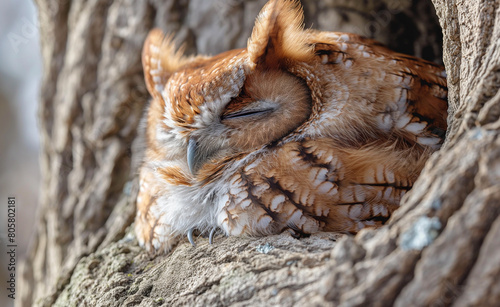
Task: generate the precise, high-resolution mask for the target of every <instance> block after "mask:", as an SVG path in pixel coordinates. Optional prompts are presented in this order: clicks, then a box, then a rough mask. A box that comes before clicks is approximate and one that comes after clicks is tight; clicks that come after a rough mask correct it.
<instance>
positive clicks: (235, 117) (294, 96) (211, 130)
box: [186, 70, 311, 176]
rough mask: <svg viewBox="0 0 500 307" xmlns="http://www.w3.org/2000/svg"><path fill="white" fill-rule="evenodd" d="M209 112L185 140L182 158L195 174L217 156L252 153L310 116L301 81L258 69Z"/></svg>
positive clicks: (309, 98) (303, 84)
mask: <svg viewBox="0 0 500 307" xmlns="http://www.w3.org/2000/svg"><path fill="white" fill-rule="evenodd" d="M207 112H210V113H208V114H209V115H208V114H205V115H204V114H202V115H201V116H204V117H205V118H211V119H212V121H211V122H208V123H206V124H205V125H204V127H202V128H200V129H198V130H196V131H193V132H192V133H191V134H190V136H189V140H188V146H187V151H186V160H187V164H188V166H189V170H190V172H191V174H192V175H194V176H196V175H197V173H198V172H199V171H200V170H201V169H202V168H203V167H204V165H205V164H207V163H210V164H211V166H215V165H217V163H219V162H218V161H219V160H220V158H223V157H227V156H230V155H235V154H237V155H240V154H246V153H250V152H253V151H255V150H258V149H259V148H263V147H264V146H266V145H268V144H271V143H273V142H276V141H278V140H280V139H282V138H283V137H285V136H288V135H291V134H293V132H294V130H295V129H297V128H298V127H299V126H301V125H302V124H303V123H304V122H306V121H307V120H308V119H309V116H310V114H311V96H310V91H309V88H308V87H307V85H306V84H305V82H304V81H303V80H301V79H299V78H298V77H296V76H293V75H291V74H289V73H288V72H285V71H281V70H274V71H256V72H253V73H252V74H250V75H248V76H247V78H246V81H245V84H244V85H243V88H242V90H241V92H240V94H239V95H238V96H237V97H235V98H233V99H232V100H231V101H230V102H229V103H227V105H225V107H224V108H223V109H222V110H221V111H215V110H207ZM219 112H220V113H219ZM208 169H210V168H208ZM208 169H207V170H208Z"/></svg>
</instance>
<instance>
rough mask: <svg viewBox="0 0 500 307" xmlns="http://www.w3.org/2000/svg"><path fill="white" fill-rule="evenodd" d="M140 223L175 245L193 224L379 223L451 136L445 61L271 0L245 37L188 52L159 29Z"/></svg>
mask: <svg viewBox="0 0 500 307" xmlns="http://www.w3.org/2000/svg"><path fill="white" fill-rule="evenodd" d="M142 62H143V68H144V74H145V81H146V85H147V88H148V91H149V93H150V94H151V96H152V100H151V102H150V105H149V107H148V110H147V113H146V115H145V119H144V123H145V127H146V128H145V129H146V130H145V144H146V148H145V159H144V162H143V164H142V166H141V168H140V174H139V176H140V189H139V193H138V197H137V215H136V220H135V232H136V235H137V238H138V241H139V243H140V245H141V246H144V247H145V248H146V249H147V250H149V251H152V252H154V251H157V252H168V251H170V250H171V249H172V247H173V246H175V244H177V243H178V242H179V240H181V239H183V238H185V236H188V238H189V241H190V242H191V243H192V244H194V242H193V241H194V240H193V232H194V231H196V232H195V233H199V234H202V233H208V232H210V233H211V235H210V241H211V239H212V238H211V237H212V234H213V230H214V229H220V231H222V232H223V233H224V234H226V235H228V236H229V235H233V236H242V235H247V236H265V235H271V234H278V233H281V232H283V231H290V233H291V234H292V235H294V236H296V237H301V236H307V235H309V234H312V233H315V232H319V231H329V232H339V233H352V234H354V233H356V232H358V231H359V230H360V229H362V228H364V227H378V226H381V225H383V224H384V223H385V222H386V221H387V220H388V218H389V217H390V216H391V213H392V212H393V211H394V210H396V209H397V208H398V206H399V203H400V201H401V198H402V197H403V195H405V193H406V192H408V190H410V189H411V187H412V185H413V183H414V182H415V180H416V179H417V177H418V175H419V173H420V172H421V170H422V168H423V166H424V163H425V161H426V160H427V159H428V157H429V156H430V154H432V152H433V151H435V150H436V149H438V148H439V147H440V145H441V144H442V142H443V139H444V135H445V132H446V128H447V123H446V117H447V106H448V104H447V87H446V73H445V71H444V69H443V67H441V66H439V65H436V64H433V63H430V62H427V61H424V60H421V59H418V58H415V57H412V56H407V55H403V54H399V53H395V52H393V51H391V50H389V49H387V48H385V47H384V46H382V45H381V44H379V43H377V42H375V41H373V40H370V39H367V38H363V37H360V36H357V35H354V34H346V33H338V32H321V31H316V30H304V28H303V12H302V8H301V6H300V4H299V1H286V0H276V1H270V2H268V3H267V4H266V5H265V6H264V8H263V9H262V11H261V12H260V14H259V15H258V17H257V19H256V22H255V25H254V28H253V31H252V34H251V36H250V38H249V39H248V42H247V46H246V48H243V49H236V50H230V51H227V52H224V53H222V54H219V55H216V56H202V55H198V56H185V55H183V53H182V50H177V49H176V47H175V46H174V44H173V41H172V37H165V35H164V34H163V33H162V31H161V30H159V29H154V30H152V31H151V32H150V33H149V35H148V37H147V39H146V41H145V44H144V49H143V54H142Z"/></svg>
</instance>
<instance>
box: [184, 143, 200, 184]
mask: <svg viewBox="0 0 500 307" xmlns="http://www.w3.org/2000/svg"><path fill="white" fill-rule="evenodd" d="M186 156H187V157H186V158H187V164H188V167H189V172H190V173H191V174H192V175H196V172H197V171H198V169H199V168H200V165H199V164H200V161H199V160H200V158H199V155H198V142H197V141H196V140H195V139H193V138H189V142H188V147H187V154H186Z"/></svg>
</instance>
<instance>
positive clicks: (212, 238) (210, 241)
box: [208, 227, 217, 244]
mask: <svg viewBox="0 0 500 307" xmlns="http://www.w3.org/2000/svg"><path fill="white" fill-rule="evenodd" d="M216 231H217V227H214V228H212V230H210V234H209V235H208V244H212V243H214V234H215V232H216Z"/></svg>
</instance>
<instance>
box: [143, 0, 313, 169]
mask: <svg viewBox="0 0 500 307" xmlns="http://www.w3.org/2000/svg"><path fill="white" fill-rule="evenodd" d="M302 27H303V14H302V8H301V7H300V5H299V2H298V1H286V0H277V1H270V2H269V3H268V4H267V5H266V6H265V7H264V8H263V9H262V11H261V13H260V14H259V16H258V17H257V20H256V23H255V26H254V29H253V32H252V35H251V37H250V38H249V40H248V43H247V47H246V48H244V49H238V50H231V51H227V52H224V53H222V54H219V55H216V56H213V57H207V56H196V57H193V56H191V57H187V56H184V55H183V53H182V49H181V50H176V48H175V46H174V44H173V42H172V37H165V36H164V34H163V32H162V31H161V30H159V29H155V30H153V31H151V33H150V34H149V36H148V38H147V40H146V42H145V45H144V51H143V55H142V61H143V66H144V73H145V79H146V85H147V88H148V91H149V93H150V94H151V96H152V97H153V101H152V102H151V106H150V109H149V113H148V118H147V129H148V131H147V142H148V147H149V148H155V149H156V150H157V152H158V153H159V154H158V156H161V159H166V160H168V161H172V162H174V163H178V164H180V165H183V166H186V167H183V169H186V170H187V169H188V170H189V173H190V174H189V176H191V178H193V177H197V176H198V177H199V176H209V175H210V173H211V172H213V170H214V169H217V168H218V167H219V166H218V164H221V162H223V161H224V159H228V158H229V157H233V158H234V157H241V156H243V155H245V154H247V153H250V152H253V151H255V150H257V149H259V148H263V147H265V146H268V145H270V144H274V143H276V142H279V141H280V140H281V139H282V138H284V137H287V136H290V135H293V133H294V131H296V130H297V129H299V128H300V126H301V125H303V124H304V122H306V121H307V120H308V118H309V116H310V114H311V109H312V106H311V104H312V102H311V94H310V91H309V88H308V86H307V80H304V79H302V78H300V77H298V76H297V75H296V74H293V73H292V70H291V68H292V67H296V65H297V63H304V62H307V61H308V60H309V59H310V58H312V57H313V56H314V51H313V49H312V48H313V47H312V46H311V45H310V44H308V42H307V32H306V31H304V30H303V28H302Z"/></svg>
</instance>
